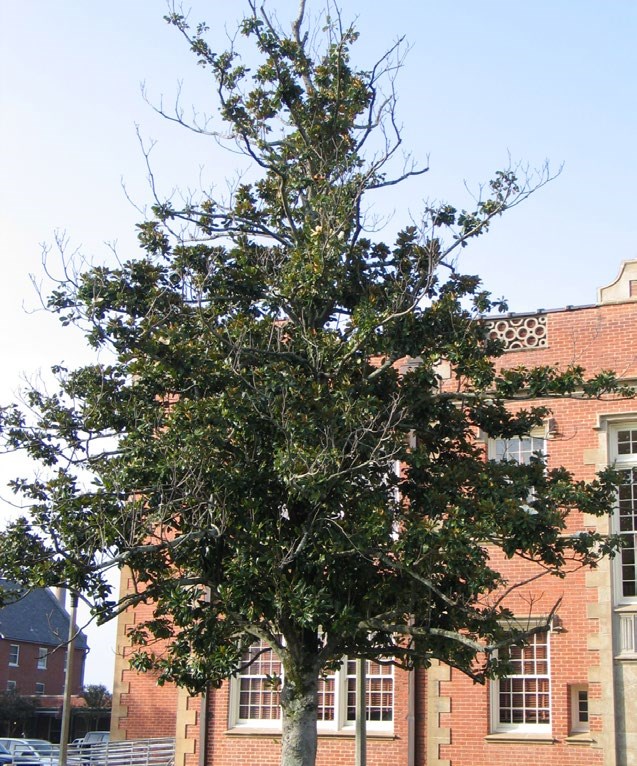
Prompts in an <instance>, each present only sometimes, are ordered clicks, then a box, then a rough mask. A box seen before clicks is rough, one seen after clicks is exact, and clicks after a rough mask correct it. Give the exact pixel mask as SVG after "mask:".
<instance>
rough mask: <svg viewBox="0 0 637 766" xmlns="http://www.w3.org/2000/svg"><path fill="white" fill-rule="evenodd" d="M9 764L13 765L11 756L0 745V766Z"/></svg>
mask: <svg viewBox="0 0 637 766" xmlns="http://www.w3.org/2000/svg"><path fill="white" fill-rule="evenodd" d="M9 764H13V756H12V755H11V753H10V752H9V751H8V750H7V748H6V747H4V746H3V745H0V766H9Z"/></svg>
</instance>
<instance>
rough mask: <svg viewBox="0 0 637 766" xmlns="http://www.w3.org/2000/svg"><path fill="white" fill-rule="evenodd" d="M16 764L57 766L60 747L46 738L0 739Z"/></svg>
mask: <svg viewBox="0 0 637 766" xmlns="http://www.w3.org/2000/svg"><path fill="white" fill-rule="evenodd" d="M0 745H2V746H3V747H4V748H6V750H8V752H9V753H10V755H11V756H12V758H13V761H14V763H15V764H16V765H17V766H29V765H32V766H38V765H39V766H59V762H60V748H59V747H58V746H57V745H52V744H51V743H50V742H49V741H48V740H46V739H19V738H17V737H9V738H6V739H0Z"/></svg>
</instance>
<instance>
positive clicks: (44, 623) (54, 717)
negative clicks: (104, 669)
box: [0, 580, 89, 741]
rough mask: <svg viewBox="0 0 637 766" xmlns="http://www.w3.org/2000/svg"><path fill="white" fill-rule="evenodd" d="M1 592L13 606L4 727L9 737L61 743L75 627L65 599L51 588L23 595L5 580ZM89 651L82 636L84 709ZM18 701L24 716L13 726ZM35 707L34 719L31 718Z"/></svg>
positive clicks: (79, 676) (3, 681)
mask: <svg viewBox="0 0 637 766" xmlns="http://www.w3.org/2000/svg"><path fill="white" fill-rule="evenodd" d="M0 587H2V588H3V589H4V590H5V591H7V592H8V596H7V599H6V600H7V603H6V605H5V606H3V607H2V608H0V695H2V697H3V698H4V705H3V709H4V711H5V712H4V713H3V718H4V720H2V721H0V727H1V728H3V729H5V730H6V731H5V733H6V735H7V736H21V735H23V734H27V733H28V734H30V735H31V736H38V737H43V738H44V739H51V740H54V741H55V740H57V739H58V738H59V731H60V724H61V710H62V694H63V692H64V682H65V676H66V658H67V646H66V644H67V641H68V637H69V621H70V616H69V614H68V612H67V611H66V608H65V604H64V599H63V596H60V595H56V594H54V593H53V592H52V591H51V590H49V589H48V588H39V589H36V590H30V591H24V592H21V591H20V588H19V587H18V586H17V585H15V584H14V583H10V582H8V581H7V580H0ZM88 651H89V647H88V644H87V641H86V636H85V635H84V634H83V633H82V632H81V631H79V632H78V633H77V636H76V638H75V657H74V665H73V683H72V693H73V695H77V704H78V706H82V705H84V701H83V700H82V699H81V698H80V696H79V694H80V692H81V691H82V687H83V683H84V663H85V660H86V655H87V653H88ZM12 701H13V702H14V703H15V705H14V707H15V711H16V713H18V712H20V711H21V712H22V717H20V718H16V719H15V720H13V721H12V720H11V706H12ZM29 705H30V706H31V707H32V709H33V713H32V714H28V710H27V708H28V707H29ZM9 729H13V731H9ZM15 729H18V731H15Z"/></svg>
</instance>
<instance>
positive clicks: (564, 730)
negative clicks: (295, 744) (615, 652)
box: [118, 303, 637, 766]
mask: <svg viewBox="0 0 637 766" xmlns="http://www.w3.org/2000/svg"><path fill="white" fill-rule="evenodd" d="M636 319H637V303H623V304H608V305H603V306H597V307H589V308H582V309H573V310H569V311H566V310H565V311H561V312H550V313H548V314H547V335H548V346H547V347H546V348H541V349H535V350H525V351H516V352H511V353H507V354H506V355H504V357H503V358H502V359H501V360H499V364H500V365H501V366H507V367H513V366H517V365H526V366H534V365H542V364H548V365H554V364H559V365H561V366H562V367H565V366H567V365H569V364H578V365H582V366H583V367H585V368H586V369H587V371H588V373H589V374H594V373H596V372H599V371H600V370H603V369H614V370H616V371H617V372H618V373H619V374H620V375H621V376H623V377H625V378H631V377H635V378H637V322H636V321H635V320H636ZM549 404H550V406H551V407H552V409H553V417H554V419H555V424H556V426H557V433H556V434H555V435H554V437H553V438H551V439H550V440H549V442H548V455H549V464H550V465H551V466H557V465H564V466H566V467H567V468H569V469H570V470H571V471H572V472H573V474H574V475H575V477H576V478H578V479H586V480H590V479H591V478H593V476H594V474H595V471H596V470H597V468H598V467H599V447H600V438H603V436H602V437H600V431H599V429H598V420H599V418H600V417H604V416H609V415H613V414H618V413H633V414H634V413H637V402H634V401H630V400H629V401H619V400H616V399H615V400H609V401H592V402H587V401H575V400H563V401H559V400H554V401H551V402H550V403H549ZM595 523H597V522H596V521H595V520H593V519H588V518H583V517H582V515H581V514H579V513H574V514H573V515H572V517H571V519H570V520H569V530H570V531H576V530H577V529H581V528H582V527H583V526H590V525H594V524H595ZM604 525H605V522H604V521H602V522H601V523H600V528H602V529H603V528H604ZM493 555H494V561H496V560H497V558H498V557H497V554H495V553H494V554H493ZM497 563H498V565H501V567H502V571H503V572H504V573H505V574H506V575H507V576H508V577H509V578H510V579H511V581H514V580H517V579H520V578H524V577H526V576H528V574H529V572H530V570H529V565H528V564H526V563H524V562H521V561H516V560H512V561H505V560H499V561H497ZM600 571H601V577H600V576H598V577H597V579H596V580H595V579H594V578H592V577H591V576H590V575H588V574H587V573H585V572H584V571H576V572H573V573H571V574H569V575H568V576H567V577H566V578H565V579H557V578H547V577H544V578H541V579H540V580H537V581H535V582H533V583H531V584H530V585H529V586H528V587H527V588H526V589H525V590H520V591H516V592H515V593H514V595H512V596H511V600H510V606H511V608H512V609H513V611H514V612H516V613H517V614H520V615H526V614H529V613H533V614H548V613H549V612H550V611H551V609H552V607H553V605H554V604H555V603H556V602H557V601H558V600H560V599H561V605H560V608H559V619H560V630H559V631H555V630H554V631H552V633H551V685H552V710H551V713H552V722H551V726H552V731H551V735H550V737H549V738H548V739H547V740H546V742H544V743H542V744H539V743H537V742H533V741H531V740H529V739H528V738H526V739H525V738H524V737H520V738H519V739H518V740H517V741H515V742H511V741H503V740H495V739H489V734H490V718H489V710H490V705H489V689H488V687H486V686H485V687H481V686H477V685H474V684H473V683H472V682H471V681H470V680H469V679H467V678H466V677H464V676H463V675H462V674H460V673H458V672H456V671H453V672H452V671H450V670H449V669H448V668H444V667H440V668H438V669H434V671H435V672H434V671H432V673H431V674H430V675H429V678H430V679H432V680H430V681H429V682H428V681H427V680H426V675H425V673H423V672H418V673H417V674H416V679H417V682H416V688H415V705H414V711H413V712H414V713H415V754H416V759H415V763H416V766H487V765H488V766H510V765H511V764H515V763H518V762H521V763H525V762H541V763H542V764H543V766H598V765H599V766H601V764H607V763H611V760H609V758H610V756H609V748H608V747H607V749H606V751H604V750H603V749H602V747H601V744H600V743H602V742H604V741H606V743H607V744H608V742H609V740H608V739H606V740H604V737H605V736H606V734H605V733H604V731H605V727H606V728H608V726H609V723H608V720H606V719H605V718H604V716H605V715H611V714H612V711H611V712H607V711H605V710H604V705H602V704H600V700H603V699H606V700H608V699H610V698H611V697H612V692H611V694H610V696H609V693H608V688H607V687H608V684H609V683H611V684H612V678H610V679H609V678H608V676H609V673H608V672H607V670H608V667H609V666H608V662H607V660H605V661H604V662H605V663H606V664H604V666H603V667H602V665H601V663H600V656H601V652H600V646H601V645H602V643H603V642H601V641H600V617H599V615H600V611H599V606H600V605H599V603H598V601H599V594H600V592H601V591H600V587H602V586H603V587H604V588H605V589H606V591H608V588H609V586H608V577H607V575H605V574H604V571H606V570H605V569H604V567H602V568H601V570H600ZM604 577H606V580H604ZM139 616H140V615H139V614H135V615H132V616H131V618H132V619H135V618H137V617H139ZM602 617H603V615H602ZM609 619H610V618H609ZM607 628H608V626H606V627H605V628H604V629H605V630H607ZM124 644H125V642H124ZM124 644H123V645H122V657H123V658H125V656H126V654H127V651H129V650H128V649H127V648H126V646H125V645H124ZM611 662H612V659H611ZM119 668H120V676H119V681H118V683H119V684H120V687H119V688H120V692H121V694H120V702H121V715H120V718H119V727H120V731H122V732H125V733H126V736H160V735H167V734H173V733H174V732H175V725H176V718H175V711H176V709H177V693H176V690H174V689H172V688H167V687H164V688H162V689H158V688H157V686H156V684H155V682H154V680H153V678H152V677H140V676H138V675H136V674H134V673H132V672H131V671H127V670H124V669H122V664H121V662H120V663H119ZM610 676H612V672H610ZM434 679H435V680H434ZM572 684H588V688H589V698H590V700H591V716H590V729H591V734H590V736H589V737H584V738H583V739H582V738H579V739H576V738H573V737H569V735H570V733H571V722H570V701H569V690H570V686H571V685H572ZM604 685H606V687H604ZM228 689H229V685H228V684H225V685H224V686H223V687H222V688H221V689H219V690H216V691H212V692H211V693H210V695H209V697H208V701H207V720H208V723H207V741H206V742H207V744H206V763H208V764H212V763H214V765H215V766H245V765H247V764H259V766H277V764H278V763H279V759H280V738H279V737H278V736H277V735H276V733H268V734H259V735H256V734H252V735H250V734H248V733H245V732H243V733H239V732H238V731H237V730H234V731H233V730H229V728H228V727H229V723H228V722H229V711H228V705H229V693H228ZM604 689H606V690H604ZM596 703H597V707H596ZM187 704H188V706H189V707H190V708H192V711H193V715H194V718H192V717H191V718H190V719H188V720H190V721H191V723H190V724H189V725H188V726H187V727H186V728H187V734H186V736H187V737H188V738H190V739H192V741H193V746H192V748H190V749H189V750H188V749H187V750H186V751H185V753H186V754H185V755H184V766H196V764H197V762H198V758H199V746H200V743H199V729H198V727H199V720H198V716H199V713H198V710H199V708H198V706H199V704H200V702H199V700H198V699H197V700H194V699H193V700H191V701H190V702H188V703H187ZM408 712H409V711H408V682H407V676H406V674H403V673H399V672H397V674H396V689H395V715H394V732H393V735H392V736H388V737H383V738H374V737H371V736H370V739H369V748H368V764H370V766H385V765H386V764H387V766H389V765H390V764H391V766H395V765H396V764H407V763H408V737H407V728H408ZM610 725H612V723H611V724H610ZM353 757H354V742H353V737H352V736H349V735H347V736H344V735H325V736H320V737H319V750H318V765H319V766H328V765H329V766H338V765H339V764H348V766H349V764H351V763H353Z"/></svg>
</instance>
